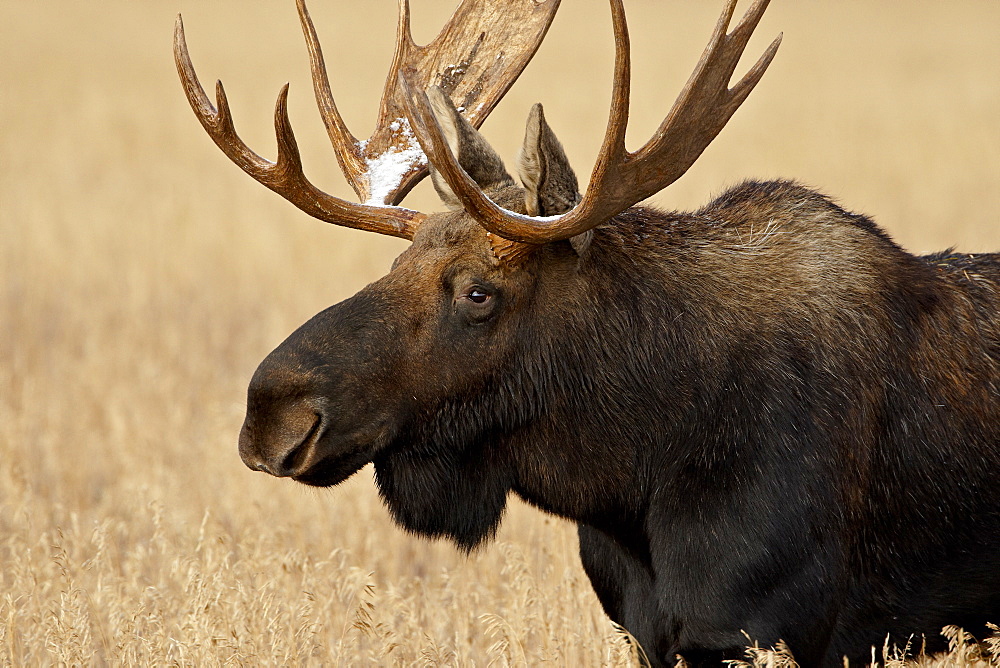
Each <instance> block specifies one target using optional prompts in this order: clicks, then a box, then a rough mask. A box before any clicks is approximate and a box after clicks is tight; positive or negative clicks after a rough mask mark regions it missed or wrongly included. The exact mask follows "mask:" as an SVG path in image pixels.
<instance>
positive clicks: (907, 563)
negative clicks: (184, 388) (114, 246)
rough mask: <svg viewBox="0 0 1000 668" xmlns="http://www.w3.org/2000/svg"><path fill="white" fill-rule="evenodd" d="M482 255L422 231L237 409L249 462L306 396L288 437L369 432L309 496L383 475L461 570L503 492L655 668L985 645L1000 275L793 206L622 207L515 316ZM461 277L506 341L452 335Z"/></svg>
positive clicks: (830, 212) (998, 555)
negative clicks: (578, 563) (485, 291)
mask: <svg viewBox="0 0 1000 668" xmlns="http://www.w3.org/2000/svg"><path fill="white" fill-rule="evenodd" d="M510 189H511V190H516V189H515V188H513V187H512V188H510ZM518 195H519V193H513V194H510V195H508V198H510V199H513V198H515V197H517V196H518ZM495 197H497V199H499V200H500V201H504V197H503V195H502V194H501V195H495ZM480 237H482V234H481V231H479V230H476V229H475V226H474V225H472V224H469V222H468V221H467V220H463V219H462V218H461V217H459V216H454V217H452V218H450V219H446V220H444V221H442V224H441V225H440V226H433V227H432V226H427V227H426V228H422V229H421V231H420V232H419V233H418V234H417V236H416V237H415V238H414V242H413V246H412V247H411V248H410V249H409V250H407V251H406V252H405V253H404V254H403V255H402V256H401V257H400V259H399V260H397V263H396V266H395V268H394V269H393V271H392V272H391V273H390V274H389V275H388V276H386V277H385V278H383V279H381V280H380V281H377V282H375V283H373V284H372V285H370V286H368V287H367V288H365V289H364V290H362V291H361V292H360V293H358V295H356V296H355V297H352V298H351V299H349V300H347V301H346V302H343V303H341V304H339V305H337V306H334V307H332V308H331V309H329V310H327V311H324V312H323V313H321V314H319V315H318V316H317V317H316V318H315V319H313V320H312V321H310V322H309V323H307V324H306V325H304V326H303V327H302V328H301V329H300V330H299V331H298V332H296V333H294V334H293V335H292V336H291V337H290V338H289V339H288V340H287V341H286V342H285V343H283V344H282V346H280V347H279V348H278V349H277V350H276V351H275V352H273V353H272V354H271V356H269V357H268V359H267V360H265V362H264V363H263V364H262V365H261V367H260V369H259V370H258V372H257V374H256V375H255V377H254V380H253V382H252V383H251V389H250V394H249V397H250V405H249V408H248V417H247V424H246V426H245V427H244V430H245V431H244V437H243V438H244V442H243V445H244V447H246V448H248V449H249V448H251V447H256V448H258V452H259V449H260V448H262V447H263V445H262V444H264V443H275V442H280V441H279V440H278V439H276V438H275V436H274V435H273V433H270V432H267V431H266V429H268V427H271V426H273V428H274V429H279V428H281V427H282V426H284V425H287V424H289V422H290V421H289V419H288V418H286V417H284V414H283V412H282V411H283V410H285V407H286V406H287V404H288V403H291V404H292V405H293V406H294V405H298V402H299V401H300V399H299V397H302V396H308V397H310V400H309V401H316V399H315V398H316V397H322V398H323V403H322V404H314V403H308V406H307V408H306V409H305V410H306V416H305V418H303V420H302V424H303V425H304V426H303V430H300V431H294V432H293V434H294V439H298V438H299V437H300V436H301V433H304V429H305V427H306V426H308V425H307V422H309V420H311V419H313V418H312V416H313V414H314V412H316V411H318V412H324V411H326V412H327V414H330V415H336V416H339V415H341V414H342V413H347V415H349V417H350V419H351V420H354V421H357V423H358V424H353V423H352V424H350V425H349V426H348V427H346V428H340V429H341V431H342V432H343V433H346V434H349V435H350V436H348V437H347V438H346V439H345V437H344V435H343V433H341V434H334V433H328V434H326V435H324V439H325V440H326V441H327V442H325V443H323V442H321V443H319V446H320V447H318V448H317V449H318V450H320V451H321V452H322V453H323V454H322V455H311V456H312V457H314V458H315V459H316V462H315V463H314V464H313V465H312V466H311V467H307V468H305V469H304V472H300V473H296V474H294V477H295V478H296V479H297V480H300V481H302V482H306V483H310V484H315V485H329V484H334V483H336V482H339V481H340V480H341V479H343V478H344V477H346V476H348V475H350V474H352V473H353V472H354V471H356V470H357V468H358V467H359V466H360V465H362V464H364V463H366V462H368V461H374V462H375V475H376V482H377V484H378V488H379V491H380V493H381V495H382V497H383V499H384V500H385V502H386V503H387V505H388V507H389V510H390V511H391V513H392V516H393V517H394V518H395V520H396V521H397V522H398V523H399V524H401V525H402V526H403V527H405V528H406V529H408V530H410V531H413V532H416V533H419V534H423V535H429V536H445V537H448V538H450V539H452V540H454V541H455V542H456V543H458V544H459V545H461V546H463V547H465V548H467V549H471V548H472V547H474V546H476V545H478V544H479V543H480V542H482V541H483V540H485V539H487V538H489V537H490V536H491V535H492V534H493V532H494V531H495V529H496V527H497V525H498V524H499V522H500V519H501V516H502V514H503V510H504V507H505V505H506V502H507V497H508V494H509V493H510V492H512V491H513V492H514V493H516V494H517V495H519V496H520V497H521V498H523V499H524V500H526V501H528V502H529V503H531V504H534V505H535V506H537V507H539V508H541V509H543V510H546V511H548V512H552V513H555V514H558V515H561V516H563V517H567V518H570V519H572V520H574V521H576V522H577V523H578V524H579V533H580V555H581V558H582V561H583V565H584V568H585V569H586V571H587V574H588V575H589V577H590V579H591V582H592V583H593V585H594V588H595V590H596V592H597V594H598V596H599V598H600V600H601V603H602V604H603V606H604V608H605V610H606V611H607V613H608V615H609V616H610V617H611V618H612V619H614V620H615V621H617V622H618V623H620V624H622V625H623V626H624V627H625V628H627V629H628V630H629V631H630V632H631V633H632V634H633V635H634V636H635V637H636V639H637V640H638V641H639V643H640V644H641V646H642V647H643V648H644V650H645V651H646V652H647V654H648V655H649V657H650V659H651V661H652V662H653V665H659V663H660V662H662V663H666V662H667V661H668V660H669V659H670V658H672V657H673V656H674V655H675V654H682V655H683V656H685V658H686V659H687V660H688V661H689V663H697V662H698V661H699V660H705V661H708V662H712V661H714V662H718V661H719V660H720V659H722V658H733V659H735V658H739V657H740V656H742V651H743V650H742V648H743V647H744V646H745V644H746V637H745V636H744V635H743V634H742V631H746V633H748V634H749V635H750V637H751V638H753V639H754V640H756V641H759V642H761V643H766V644H769V645H773V644H774V643H775V642H777V641H778V640H779V639H783V640H785V641H786V642H787V643H788V644H789V646H790V647H791V648H792V651H793V652H794V653H795V656H796V658H797V660H798V661H799V662H800V663H801V664H802V665H831V666H832V665H840V657H841V656H843V655H847V656H849V657H851V658H852V660H854V661H859V662H860V661H863V660H865V659H866V658H868V657H870V648H871V646H872V645H875V646H877V647H881V646H882V643H883V641H884V640H885V637H886V634H888V633H892V634H893V635H892V640H893V641H894V642H897V643H898V644H899V646H903V645H905V644H906V642H907V640H908V638H909V636H910V635H911V634H914V633H917V634H919V633H925V634H927V640H928V643H929V645H928V646H929V647H930V648H932V649H933V648H935V646H936V643H937V640H938V633H939V631H940V629H941V627H942V626H944V625H945V624H963V625H965V627H966V628H967V629H969V630H974V629H976V630H980V631H981V630H983V624H984V622H986V621H988V620H989V619H996V618H998V617H1000V551H998V549H997V541H998V539H1000V485H998V484H997V470H998V467H1000V258H998V256H996V255H983V256H978V257H974V258H973V257H969V256H964V255H962V256H958V255H952V256H947V255H936V256H929V257H925V258H917V257H913V256H911V255H909V254H907V253H906V252H904V251H903V250H901V249H900V248H898V247H897V246H896V245H895V244H893V243H892V242H891V241H890V240H889V239H888V238H887V237H886V236H885V235H884V234H882V233H881V232H880V231H879V230H878V229H877V228H876V227H875V226H874V225H873V224H872V223H871V222H870V221H869V220H868V219H866V218H864V217H861V216H857V215H854V214H850V213H847V212H845V211H843V210H842V209H840V208H839V207H837V206H836V205H834V204H832V203H831V202H830V201H829V200H828V199H826V198H824V197H822V196H821V195H818V194H816V193H814V192H812V191H810V190H807V189H804V188H802V187H799V186H796V185H794V184H790V183H785V182H772V183H747V184H744V185H742V186H740V187H737V188H735V189H733V190H731V191H729V192H728V193H726V194H725V195H723V196H722V197H720V198H719V199H717V200H716V201H715V202H713V203H712V204H710V205H708V206H707V207H705V208H704V209H702V210H700V211H698V212H696V213H693V214H670V213H662V212H658V211H655V210H652V209H643V208H636V209H631V210H630V211H628V212H626V213H624V214H621V215H620V216H618V217H616V218H615V219H613V220H612V221H610V222H609V224H608V225H606V226H602V227H599V228H597V229H596V230H595V231H594V238H593V240H592V242H591V245H590V247H589V248H588V250H587V252H586V254H585V256H584V257H578V256H577V255H576V253H575V252H574V251H573V249H572V248H571V247H570V245H569V244H568V243H563V244H555V245H553V246H552V247H550V248H545V249H544V250H543V251H542V252H540V253H539V254H538V255H537V256H535V257H534V258H532V261H533V262H537V266H530V267H529V266H526V267H522V269H521V271H520V272H518V274H519V275H522V274H523V275H526V276H527V275H530V276H532V277H533V280H532V281H531V283H530V289H529V290H524V289H523V288H524V286H509V287H508V286H505V288H506V289H504V290H500V289H499V285H501V284H502V280H503V279H498V277H497V276H495V275H494V272H496V271H497V270H496V269H495V268H492V265H491V263H490V262H489V257H488V248H486V245H485V244H484V243H482V241H481V240H480V239H479V238H480ZM477 240H479V244H478V245H479V246H480V254H479V257H478V258H476V255H475V254H474V253H470V247H475V245H476V241H477ZM477 259H478V265H479V266H476V265H477ZM453 266H463V267H464V268H463V269H462V270H460V272H459V273H460V274H462V273H465V274H468V275H469V276H474V277H475V279H474V282H476V283H477V284H483V285H484V287H485V286H489V288H490V289H491V290H496V291H497V293H496V294H495V295H494V296H493V297H492V298H493V299H495V300H497V301H498V302H499V303H498V308H501V309H502V310H503V313H502V314H500V317H498V318H497V320H492V319H491V320H489V321H487V322H485V323H482V324H477V323H475V322H469V321H468V319H467V318H466V317H463V316H462V315H461V314H457V313H456V312H455V311H457V310H458V309H453V308H451V307H452V302H453V299H454V298H453V293H455V292H456V287H455V284H449V283H448V282H447V281H446V282H444V283H441V282H438V281H436V279H437V277H438V276H440V275H441V267H453ZM461 280H468V279H467V278H465V279H460V280H459V282H461ZM415 285H416V286H421V287H420V294H419V295H414V287H413V286H415ZM513 300H516V303H513V304H512V303H507V304H504V303H503V302H505V301H513ZM421 314H422V315H423V316H424V317H420V315H421ZM428 314H433V315H432V316H431V317H430V318H427V315H428ZM456 315H458V316H459V317H457V318H456V317H454V316H456ZM422 331H426V332H433V335H431V336H429V337H428V338H426V339H425V338H424V335H423V334H422ZM400 341H405V343H404V344H403V345H400V343H399V342H400ZM418 341H419V342H422V343H423V344H425V345H427V346H428V347H426V348H424V349H423V350H420V351H414V349H413V345H412V343H414V342H418ZM320 361H322V364H324V365H331V366H326V367H324V368H323V369H322V370H321V371H316V372H312V371H310V372H309V373H306V374H294V375H292V376H291V377H289V371H288V370H289V369H303V368H304V369H315V368H317V365H318V364H319V363H320ZM404 379H405V380H404ZM345 386H347V387H349V388H357V390H356V391H357V392H358V393H359V396H354V395H353V394H350V393H349V391H346V390H345V389H344V388H345ZM389 387H391V388H392V389H391V390H390V389H389ZM275 388H280V389H279V390H278V392H279V393H280V396H281V397H282V400H281V401H280V402H277V403H276V402H275V396H274V393H275ZM421 392H422V393H423V394H422V395H421ZM414 395H416V396H414ZM289 398H292V399H291V401H289ZM365 398H367V399H368V400H370V401H371V402H372V404H371V405H369V404H364V407H363V408H361V409H355V410H348V408H347V407H348V406H356V405H358V404H359V402H361V403H363V402H364V401H365ZM401 400H403V404H405V405H400V403H399V402H400V401H401ZM330 402H336V406H331V405H330ZM340 402H343V404H344V408H341V407H340ZM325 419H327V418H325V417H324V420H325ZM373 425H378V428H379V431H378V436H377V437H375V438H374V439H372V438H371V437H370V436H369V434H370V433H371V431H372V430H373V429H374V427H373ZM386 425H391V426H386ZM359 432H361V433H363V434H364V437H363V438H357V437H354V436H353V435H354V434H356V433H359ZM345 440H346V441H348V442H351V441H354V442H364V444H365V446H366V448H365V449H363V450H362V451H361V452H360V453H359V452H358V451H357V450H355V449H353V448H346V447H345V445H344V441H345ZM345 450H346V452H345V453H344V454H342V452H344V451H345ZM278 452H281V453H283V452H284V450H283V449H281V448H279V449H278ZM327 452H330V453H331V454H326V453H327ZM333 453H336V454H333ZM252 457H253V455H249V458H252ZM248 461H249V459H248ZM296 463H298V462H296ZM974 632H975V631H974ZM657 657H658V658H657Z"/></svg>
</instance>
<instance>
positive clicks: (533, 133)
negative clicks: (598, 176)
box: [517, 104, 580, 216]
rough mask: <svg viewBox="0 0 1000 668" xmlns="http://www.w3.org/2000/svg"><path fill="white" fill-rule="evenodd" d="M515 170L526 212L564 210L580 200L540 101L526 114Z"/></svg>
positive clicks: (546, 213)
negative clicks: (521, 144) (518, 177)
mask: <svg viewBox="0 0 1000 668" xmlns="http://www.w3.org/2000/svg"><path fill="white" fill-rule="evenodd" d="M517 171H518V175H519V176H520V177H521V183H523V184H524V191H525V192H524V200H525V204H526V205H527V207H528V214H529V215H532V216H555V215H558V214H560V213H566V212H567V211H569V210H570V209H572V208H573V207H574V206H576V204H577V202H579V201H580V192H579V187H578V185H577V182H576V174H574V173H573V168H572V167H570V166H569V160H567V159H566V152H565V151H563V147H562V144H560V143H559V140H558V139H556V136H555V134H554V133H553V132H552V128H550V127H549V124H548V123H546V122H545V114H544V112H543V111H542V105H541V104H536V105H535V106H533V107H532V108H531V112H530V113H529V114H528V124H527V127H526V128H525V132H524V145H523V146H522V147H521V152H520V154H518V156H517Z"/></svg>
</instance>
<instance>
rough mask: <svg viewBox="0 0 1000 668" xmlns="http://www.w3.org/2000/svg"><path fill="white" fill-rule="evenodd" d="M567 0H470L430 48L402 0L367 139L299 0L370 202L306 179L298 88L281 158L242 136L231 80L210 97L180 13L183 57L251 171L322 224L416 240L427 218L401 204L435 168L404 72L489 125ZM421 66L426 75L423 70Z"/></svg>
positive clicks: (340, 139) (347, 165)
mask: <svg viewBox="0 0 1000 668" xmlns="http://www.w3.org/2000/svg"><path fill="white" fill-rule="evenodd" d="M559 2H560V0H542V1H541V2H539V1H537V0H510V1H509V2H507V3H504V4H503V5H500V4H498V3H495V2H487V1H486V0H464V1H463V2H462V4H461V5H460V6H459V7H458V9H456V10H455V13H454V15H453V16H452V18H451V20H450V21H449V22H448V23H447V25H445V27H444V28H443V29H442V30H441V33H440V34H439V35H438V36H437V37H436V38H434V40H433V41H432V42H431V43H430V44H428V45H426V46H423V47H421V46H418V45H417V44H415V43H414V41H413V38H412V36H411V34H410V22H409V4H408V1H407V0H400V10H399V25H398V29H397V41H396V52H395V56H394V58H393V63H392V67H391V69H390V72H389V77H388V78H387V80H386V86H385V91H384V93H383V96H382V104H381V106H380V109H379V117H378V123H377V125H376V128H375V131H374V133H373V134H372V136H371V138H370V139H369V140H367V141H363V142H360V141H358V140H357V139H356V138H355V137H354V136H353V135H352V134H351V132H350V131H349V130H348V129H347V126H346V124H345V123H344V120H343V118H342V117H341V116H340V113H339V111H338V110H337V106H336V103H335V102H334V100H333V95H332V93H331V92H330V83H329V79H328V77H327V73H326V66H325V63H324V60H323V53H322V50H321V48H320V45H319V39H318V37H317V35H316V30H315V28H314V26H313V23H312V19H311V18H310V16H309V12H308V10H307V9H306V6H305V2H304V0H296V5H297V7H298V12H299V19H300V21H301V23H302V30H303V33H304V34H305V38H306V44H307V46H308V49H309V59H310V65H311V71H312V79H313V88H314V91H315V94H316V101H317V104H318V105H319V108H320V113H321V115H322V117H323V122H324V124H325V125H326V128H327V133H328V135H329V136H330V141H331V143H332V144H333V148H334V151H335V153H336V155H337V160H338V161H339V162H340V165H341V168H342V169H343V171H344V174H345V176H346V177H347V180H348V182H350V184H351V186H352V187H353V188H354V190H355V192H356V193H357V194H358V196H359V197H360V198H361V200H363V201H365V204H357V203H353V202H347V201H345V200H342V199H339V198H337V197H333V196H332V195H328V194H327V193H324V192H323V191H321V190H319V189H318V188H316V187H315V186H313V185H312V183H310V182H309V180H308V179H306V177H305V175H304V173H303V171H302V161H301V158H300V156H299V151H298V146H297V144H296V143H295V137H294V135H293V133H292V128H291V123H290V122H289V120H288V113H287V108H286V99H287V95H288V86H287V85H286V86H285V87H284V88H282V90H281V93H280V94H279V95H278V102H277V104H276V107H275V121H274V123H275V134H276V135H277V139H278V158H277V161H276V162H274V163H272V162H270V161H268V160H265V159H264V158H262V157H260V156H259V155H257V154H256V153H254V152H253V151H252V150H251V149H250V148H249V147H248V146H247V145H246V144H245V143H244V142H243V141H242V140H241V139H240V138H239V136H238V135H237V134H236V130H235V128H234V125H233V120H232V115H231V113H230V110H229V103H228V101H227V99H226V94H225V90H224V89H223V87H222V83H221V82H218V83H217V84H216V100H217V102H216V104H217V105H218V109H216V108H215V107H213V106H212V103H211V101H210V100H209V98H208V96H207V95H206V94H205V91H204V89H203V88H202V86H201V83H200V82H199V81H198V77H197V75H196V74H195V71H194V66H193V65H192V63H191V58H190V56H189V54H188V49H187V43H186V40H185V38H184V25H183V23H182V21H181V17H180V16H178V17H177V24H176V27H175V30H174V60H175V62H176V65H177V72H178V74H179V75H180V78H181V82H182V83H183V85H184V90H185V92H186V94H187V98H188V102H189V103H190V104H191V108H192V109H193V110H194V112H195V115H197V116H198V120H200V121H201V124H202V126H203V127H204V128H205V130H206V131H207V132H208V134H209V136H211V137H212V139H213V140H214V141H215V143H216V145H217V146H219V148H221V149H222V151H223V152H224V153H225V154H226V155H227V156H228V157H229V159H230V160H232V161H233V162H235V163H236V164H237V165H238V166H239V167H240V168H241V169H243V171H245V172H246V173H247V174H249V175H250V176H252V177H253V178H254V179H256V180H257V181H259V182H260V183H262V184H263V185H265V186H267V187H268V188H270V189H271V190H273V191H275V192H277V193H278V194H280V195H281V196H282V197H284V198H286V199H288V200H289V201H290V202H292V203H293V204H295V205H296V206H297V207H299V208H300V209H302V210H303V211H305V212H306V213H308V214H309V215H311V216H315V217H316V218H319V219H320V220H324V221H326V222H330V223H335V224H338V225H345V226H347V227H355V228H358V229H364V230H370V231H373V232H379V233H381V234H388V235H391V236H397V237H402V238H405V239H412V238H413V233H414V231H415V230H416V227H417V226H418V225H419V223H420V221H421V220H423V218H424V217H425V216H424V214H421V213H418V212H416V211H410V210H408V209H403V208H399V207H395V206H393V208H386V207H384V206H382V205H383V204H388V205H395V204H398V202H399V201H401V200H402V199H403V197H404V196H405V195H406V193H407V192H409V190H410V189H411V188H412V187H413V186H414V185H415V184H416V183H417V182H418V181H419V180H420V179H421V178H423V177H424V176H425V175H426V174H427V163H426V159H425V158H424V155H423V153H422V152H421V151H420V148H419V146H418V145H417V144H416V142H414V141H413V136H412V134H411V132H410V129H409V122H408V121H407V118H406V115H405V114H404V113H403V104H404V102H403V98H404V94H403V92H402V91H400V90H399V89H398V87H397V86H398V84H397V81H398V76H397V73H398V72H399V70H401V69H403V68H406V69H412V70H413V71H414V72H415V73H414V74H413V75H412V76H411V81H412V82H413V83H414V84H415V85H419V86H422V87H426V86H428V85H430V84H431V83H435V84H436V85H438V86H440V87H442V88H443V89H444V90H445V91H447V92H448V93H449V94H450V95H451V97H452V99H453V100H457V101H459V103H460V105H461V106H462V107H464V108H465V110H466V117H467V118H468V119H469V121H470V122H471V123H472V124H473V125H475V126H479V125H481V124H482V122H483V120H485V118H486V116H487V115H488V114H489V113H490V111H492V110H493V108H494V107H495V106H496V104H497V102H499V101H500V99H501V98H502V97H503V95H504V94H505V93H506V92H507V90H508V89H509V88H510V86H511V85H512V84H513V83H514V81H515V80H516V79H517V77H518V76H519V75H520V73H521V72H522V71H523V70H524V67H525V66H526V65H527V64H528V61H529V60H531V57H532V56H533V55H534V53H535V51H536V50H537V49H538V46H539V45H540V44H541V41H542V39H543V38H544V37H545V33H546V32H547V31H548V27H549V25H550V24H551V23H552V19H553V17H554V16H555V11H556V9H558V7H559ZM417 71H419V74H417V73H416V72H417Z"/></svg>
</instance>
